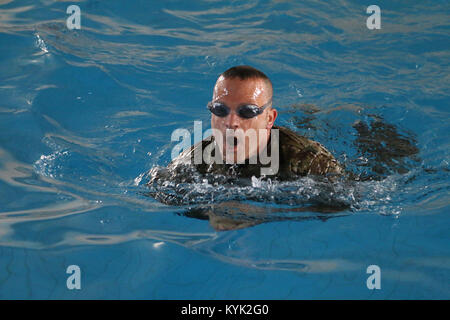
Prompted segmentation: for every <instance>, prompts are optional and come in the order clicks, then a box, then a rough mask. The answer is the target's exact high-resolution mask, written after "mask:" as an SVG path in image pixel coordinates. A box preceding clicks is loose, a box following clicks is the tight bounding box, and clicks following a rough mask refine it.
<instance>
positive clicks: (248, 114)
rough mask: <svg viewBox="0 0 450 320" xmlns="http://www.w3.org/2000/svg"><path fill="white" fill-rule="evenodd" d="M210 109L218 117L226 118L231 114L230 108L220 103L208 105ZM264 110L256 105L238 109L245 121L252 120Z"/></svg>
mask: <svg viewBox="0 0 450 320" xmlns="http://www.w3.org/2000/svg"><path fill="white" fill-rule="evenodd" d="M208 109H209V110H210V111H211V112H212V113H213V114H215V115H216V116H218V117H226V116H227V115H229V114H230V108H228V107H227V106H226V105H225V104H223V103H220V102H214V103H211V102H210V103H208ZM263 109H264V108H259V107H258V106H256V105H245V106H240V107H239V108H238V109H237V114H238V115H239V116H240V117H241V118H244V119H250V118H253V117H256V116H258V115H260V114H261V113H262V112H263Z"/></svg>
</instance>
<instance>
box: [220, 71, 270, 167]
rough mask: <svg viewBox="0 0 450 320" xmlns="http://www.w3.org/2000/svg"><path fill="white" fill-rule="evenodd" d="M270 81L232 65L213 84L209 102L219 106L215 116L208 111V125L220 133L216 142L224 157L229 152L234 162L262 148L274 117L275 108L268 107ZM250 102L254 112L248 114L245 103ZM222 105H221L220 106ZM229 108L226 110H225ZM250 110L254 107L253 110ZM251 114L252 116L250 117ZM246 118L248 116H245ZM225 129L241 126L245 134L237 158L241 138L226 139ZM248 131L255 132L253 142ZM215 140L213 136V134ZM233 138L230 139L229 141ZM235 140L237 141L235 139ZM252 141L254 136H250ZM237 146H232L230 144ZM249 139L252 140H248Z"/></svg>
mask: <svg viewBox="0 0 450 320" xmlns="http://www.w3.org/2000/svg"><path fill="white" fill-rule="evenodd" d="M272 94H273V89H272V83H271V81H270V80H269V78H268V77H267V76H266V75H265V74H264V73H262V72H261V71H259V70H257V69H255V68H252V67H250V66H236V67H232V68H230V69H228V70H227V71H225V72H224V73H222V74H221V75H220V76H219V78H218V79H217V82H216V85H215V86H214V92H213V98H212V105H214V106H219V109H220V110H219V111H224V110H225V111H228V112H222V113H221V114H220V115H221V116H219V115H216V114H214V113H211V127H212V129H216V130H218V131H220V132H221V133H222V139H223V140H222V143H221V141H217V142H218V145H219V148H220V151H221V152H222V155H223V156H224V158H225V157H226V156H227V153H228V155H229V156H230V153H231V154H233V155H234V157H232V158H234V161H239V159H240V160H241V161H242V157H244V159H248V158H249V157H252V156H254V155H256V153H258V152H260V151H262V150H263V149H264V148H265V147H266V145H267V141H268V138H269V136H270V129H271V128H272V126H273V123H274V121H275V119H276V117H277V111H276V110H275V109H274V108H272ZM249 105H254V106H257V108H254V109H255V110H256V111H259V112H261V110H258V109H262V108H264V106H265V108H264V109H263V111H262V112H261V113H260V114H258V112H256V113H253V114H252V109H251V108H249V107H243V106H249ZM224 107H225V108H224ZM228 109H229V110H228ZM253 111H254V110H253ZM252 115H254V116H253V117H250V116H252ZM249 117H250V118H249ZM227 129H231V130H235V131H236V130H238V129H241V130H242V131H243V132H244V134H245V135H246V141H245V148H244V149H245V155H240V156H239V157H238V154H237V148H238V147H239V144H241V143H243V141H242V139H241V137H242V136H239V135H238V136H236V138H237V139H228V140H227V139H226V137H227ZM252 131H253V132H254V133H255V134H256V137H257V141H252V139H250V136H251V133H252ZM216 140H217V137H216ZM233 140H234V141H233ZM236 140H237V141H236ZM253 140H254V139H253ZM236 142H237V146H236V147H233V144H236ZM252 142H253V143H252Z"/></svg>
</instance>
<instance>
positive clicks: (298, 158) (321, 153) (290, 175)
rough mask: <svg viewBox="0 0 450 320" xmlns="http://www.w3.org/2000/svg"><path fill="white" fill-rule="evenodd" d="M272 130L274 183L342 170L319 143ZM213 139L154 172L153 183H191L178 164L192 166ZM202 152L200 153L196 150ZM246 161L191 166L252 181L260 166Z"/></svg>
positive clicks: (283, 129) (340, 171)
mask: <svg viewBox="0 0 450 320" xmlns="http://www.w3.org/2000/svg"><path fill="white" fill-rule="evenodd" d="M273 129H279V169H278V173H277V174H276V175H274V176H268V177H270V178H272V179H274V178H275V179H277V180H293V179H295V178H296V177H297V176H305V175H309V174H312V175H327V176H328V175H340V174H342V173H343V169H342V167H341V166H340V164H339V163H338V162H337V161H336V159H335V158H334V157H333V155H332V154H331V153H330V152H329V151H328V150H327V149H325V147H323V146H322V145H321V144H320V143H318V142H315V141H312V140H310V139H307V138H305V137H303V136H300V135H298V134H296V133H295V132H293V131H291V130H289V129H287V128H284V127H276V126H273ZM213 140H214V139H213V137H209V138H206V139H205V140H203V141H201V142H199V143H197V144H195V145H194V146H192V147H191V148H190V149H188V150H186V151H184V152H182V153H181V154H180V155H179V156H178V157H177V158H176V159H174V160H173V161H172V162H171V163H170V164H169V165H168V167H167V170H165V172H161V171H158V172H156V171H153V172H151V174H152V181H154V180H155V179H159V178H162V176H164V177H165V178H168V179H171V180H174V179H175V180H179V179H177V178H179V177H180V176H179V175H180V174H181V175H182V176H184V177H183V178H182V181H183V182H189V181H192V180H190V179H189V177H187V175H188V173H187V172H186V171H180V167H182V166H180V164H181V163H190V164H192V163H194V153H195V152H197V151H198V152H202V150H205V148H206V147H207V146H208V145H209V144H210V143H213ZM199 148H201V149H199ZM270 148H271V142H270V140H269V142H268V144H267V154H268V155H269V157H270V153H271V151H270ZM248 162H249V161H248V160H247V161H246V163H244V164H225V163H224V164H216V163H213V164H206V163H204V162H202V163H201V164H194V166H195V168H196V169H197V171H198V172H199V173H201V174H203V175H205V174H219V175H224V176H234V177H242V178H251V177H252V176H255V177H259V176H260V173H261V171H260V169H261V167H268V166H269V165H270V164H269V165H266V166H263V165H262V164H260V163H258V164H249V163H248Z"/></svg>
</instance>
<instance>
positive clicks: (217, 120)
mask: <svg viewBox="0 0 450 320" xmlns="http://www.w3.org/2000/svg"><path fill="white" fill-rule="evenodd" d="M272 96H273V87H272V82H271V81H270V79H269V78H268V77H267V76H266V75H265V74H264V73H263V72H261V71H259V70H257V69H255V68H253V67H250V66H235V67H232V68H230V69H228V70H227V71H225V72H223V73H222V74H221V75H220V76H219V78H218V79H217V81H216V84H215V86H214V90H213V96H212V100H211V101H210V102H209V103H208V109H209V111H210V112H211V128H212V129H213V134H212V135H211V136H210V137H209V138H206V139H204V140H203V141H201V142H199V143H197V144H195V145H194V146H192V147H191V148H190V149H188V150H186V151H184V152H182V153H181V154H180V155H179V156H178V157H177V158H176V159H174V160H173V161H172V162H171V163H170V164H169V166H168V167H167V169H168V170H166V171H165V173H163V172H162V171H160V170H159V171H157V170H154V171H153V172H150V173H151V176H152V179H151V181H150V183H151V182H152V181H155V179H160V178H166V179H170V180H172V181H173V180H176V178H177V170H176V168H177V167H178V166H179V165H180V164H182V163H184V164H186V163H187V164H191V165H194V166H195V168H196V169H197V171H198V172H199V173H201V174H207V173H212V174H221V175H224V176H235V177H239V178H251V177H252V176H255V177H260V176H268V177H270V178H272V179H275V180H293V179H295V178H296V177H298V176H306V175H320V176H336V175H341V174H342V173H343V169H342V167H341V165H340V164H339V163H338V162H337V161H336V159H335V158H334V157H333V155H332V154H331V153H330V152H329V151H328V150H327V149H326V148H325V147H324V146H322V145H321V144H320V143H318V142H315V141H312V140H310V139H307V138H306V137H303V136H301V135H298V134H297V133H295V132H293V131H291V130H289V129H287V128H284V127H279V126H276V125H274V122H275V119H276V118H277V110H276V109H275V108H273V106H272ZM274 129H276V130H274ZM238 131H239V132H241V133H243V135H238V134H233V132H238ZM251 131H253V132H255V133H256V137H257V138H256V139H250V137H251V135H250V134H249V135H247V133H248V132H251ZM275 131H276V132H275ZM230 132H232V135H230V134H229V133H230ZM275 133H276V134H275ZM275 140H276V141H275ZM211 143H214V144H215V146H214V148H211V149H213V151H212V154H213V155H214V156H216V155H218V158H217V157H216V158H215V159H219V160H223V161H213V162H212V163H206V161H203V160H202V161H201V163H198V162H195V161H194V155H195V153H196V152H198V151H200V152H202V151H203V150H205V149H206V148H207V147H208V146H209V145H210V144H211ZM216 146H217V147H216ZM275 149H276V150H275ZM239 151H240V152H239ZM264 152H265V153H264ZM262 154H266V155H269V154H270V156H271V158H270V160H271V162H274V161H275V160H276V162H277V163H276V165H274V164H273V163H270V166H271V168H272V169H274V170H272V171H264V170H261V169H264V168H267V166H265V165H266V164H267V163H264V164H263V161H260V159H262V158H261V157H258V156H261V155H262ZM274 155H276V156H277V157H276V159H275V157H274ZM230 159H231V163H230ZM255 159H256V160H255ZM274 159H275V160H274ZM183 181H185V182H188V181H189V179H186V178H183Z"/></svg>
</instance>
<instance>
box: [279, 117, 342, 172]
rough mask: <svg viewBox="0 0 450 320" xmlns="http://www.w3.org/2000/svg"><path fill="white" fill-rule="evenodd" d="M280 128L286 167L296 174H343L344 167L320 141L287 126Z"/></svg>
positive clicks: (281, 148) (281, 153)
mask: <svg viewBox="0 0 450 320" xmlns="http://www.w3.org/2000/svg"><path fill="white" fill-rule="evenodd" d="M273 128H274V129H278V130H279V139H280V156H281V158H282V161H283V162H284V166H285V168H286V169H288V170H289V171H291V172H292V173H294V174H298V175H307V174H317V175H326V174H332V173H333V174H341V173H343V170H342V167H341V166H340V164H339V163H338V162H337V160H336V159H335V158H334V156H333V155H332V154H331V153H330V152H329V151H328V150H327V149H326V148H325V147H324V146H323V145H321V144H320V143H319V142H317V141H313V140H310V139H308V138H306V137H304V136H301V135H299V134H297V133H295V132H294V131H292V130H290V129H288V128H285V127H275V126H274V127H273Z"/></svg>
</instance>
